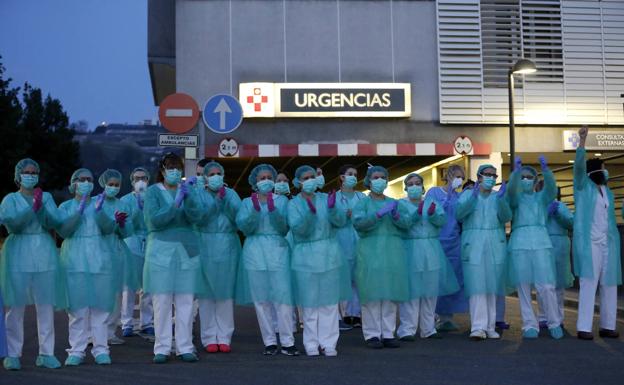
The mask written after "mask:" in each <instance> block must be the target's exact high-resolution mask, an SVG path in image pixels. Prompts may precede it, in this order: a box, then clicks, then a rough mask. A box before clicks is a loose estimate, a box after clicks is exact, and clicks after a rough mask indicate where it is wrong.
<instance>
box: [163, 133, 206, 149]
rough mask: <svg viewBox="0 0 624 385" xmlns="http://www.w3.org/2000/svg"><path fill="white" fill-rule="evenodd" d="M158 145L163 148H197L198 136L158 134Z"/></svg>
mask: <svg viewBox="0 0 624 385" xmlns="http://www.w3.org/2000/svg"><path fill="white" fill-rule="evenodd" d="M158 145H159V146H163V147H197V146H198V145H199V137H198V135H170V134H158Z"/></svg>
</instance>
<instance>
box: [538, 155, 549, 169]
mask: <svg viewBox="0 0 624 385" xmlns="http://www.w3.org/2000/svg"><path fill="white" fill-rule="evenodd" d="M539 162H540V167H541V168H542V171H546V170H548V164H547V163H546V157H545V156H544V155H540V156H539Z"/></svg>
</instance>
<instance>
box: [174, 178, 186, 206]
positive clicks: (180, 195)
mask: <svg viewBox="0 0 624 385" xmlns="http://www.w3.org/2000/svg"><path fill="white" fill-rule="evenodd" d="M187 194H188V185H187V184H186V183H182V184H181V185H180V187H179V188H178V192H177V194H176V197H175V205H176V207H180V206H181V205H182V201H183V200H184V198H186V195H187Z"/></svg>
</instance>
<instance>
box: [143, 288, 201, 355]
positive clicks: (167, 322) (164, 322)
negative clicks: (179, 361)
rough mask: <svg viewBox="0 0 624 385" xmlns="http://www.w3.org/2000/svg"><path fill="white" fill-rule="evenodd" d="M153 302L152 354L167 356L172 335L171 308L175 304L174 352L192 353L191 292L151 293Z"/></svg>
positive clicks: (169, 351) (178, 353)
mask: <svg viewBox="0 0 624 385" xmlns="http://www.w3.org/2000/svg"><path fill="white" fill-rule="evenodd" d="M152 303H153V304H154V331H155V334H156V341H155V342H154V354H163V355H165V356H168V355H169V354H170V353H171V345H172V343H173V342H172V340H173V336H172V334H171V331H172V330H171V329H172V328H173V309H172V306H175V345H176V346H175V348H176V354H177V355H181V354H187V353H193V352H194V350H195V349H194V348H193V294H153V295H152Z"/></svg>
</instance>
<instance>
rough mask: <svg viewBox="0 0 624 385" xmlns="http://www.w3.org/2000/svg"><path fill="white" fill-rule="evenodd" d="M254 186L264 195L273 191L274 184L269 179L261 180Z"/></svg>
mask: <svg viewBox="0 0 624 385" xmlns="http://www.w3.org/2000/svg"><path fill="white" fill-rule="evenodd" d="M256 186H257V187H258V191H259V192H260V193H261V194H266V193H268V192H270V191H271V190H273V187H274V186H275V182H273V181H272V180H271V179H263V180H261V181H260V182H258V183H256Z"/></svg>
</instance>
